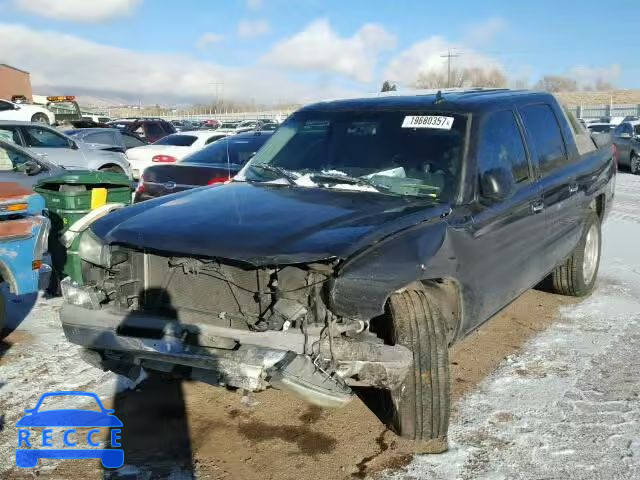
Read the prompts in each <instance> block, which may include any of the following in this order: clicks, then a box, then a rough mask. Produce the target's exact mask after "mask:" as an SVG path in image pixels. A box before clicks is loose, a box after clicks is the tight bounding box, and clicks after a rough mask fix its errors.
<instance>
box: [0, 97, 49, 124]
mask: <svg viewBox="0 0 640 480" xmlns="http://www.w3.org/2000/svg"><path fill="white" fill-rule="evenodd" d="M0 120H13V121H20V122H35V123H45V124H47V125H51V124H52V123H54V122H55V121H56V117H55V115H54V114H53V112H50V111H49V110H47V109H46V108H44V107H41V106H39V105H31V104H29V103H13V102H10V101H8V100H0Z"/></svg>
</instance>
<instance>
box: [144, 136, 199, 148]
mask: <svg viewBox="0 0 640 480" xmlns="http://www.w3.org/2000/svg"><path fill="white" fill-rule="evenodd" d="M197 139H198V137H194V136H193V135H168V136H166V137H164V138H161V139H160V140H158V141H157V142H155V143H154V145H173V146H175V147H190V146H191V145H193V142H195V141H196V140H197Z"/></svg>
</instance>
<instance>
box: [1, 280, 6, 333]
mask: <svg viewBox="0 0 640 480" xmlns="http://www.w3.org/2000/svg"><path fill="white" fill-rule="evenodd" d="M1 284H2V281H1V279H0V285H1ZM6 326H7V307H6V304H5V299H4V295H3V294H2V292H0V338H2V330H3V329H4V328H5V327H6Z"/></svg>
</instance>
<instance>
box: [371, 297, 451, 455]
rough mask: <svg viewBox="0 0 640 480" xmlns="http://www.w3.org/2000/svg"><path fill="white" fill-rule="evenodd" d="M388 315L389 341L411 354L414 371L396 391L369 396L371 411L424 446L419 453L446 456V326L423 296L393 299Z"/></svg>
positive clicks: (447, 370) (447, 368)
mask: <svg viewBox="0 0 640 480" xmlns="http://www.w3.org/2000/svg"><path fill="white" fill-rule="evenodd" d="M387 313H388V315H387V320H388V321H390V322H391V331H390V332H389V333H388V336H389V338H387V339H386V340H387V341H388V342H389V343H393V344H399V345H403V346H405V347H407V348H408V349H409V350H411V351H412V353H413V368H412V369H411V370H410V372H409V374H408V375H407V376H406V378H405V379H404V381H403V382H402V384H400V385H399V386H397V387H396V388H392V389H389V390H372V391H368V392H367V395H368V396H369V400H370V401H373V402H372V403H374V405H371V406H372V409H374V408H376V409H379V411H378V412H375V410H374V412H375V413H377V414H378V416H380V417H381V420H383V421H384V422H385V423H387V424H388V425H389V426H390V427H391V428H392V429H393V430H394V431H395V432H396V433H397V434H398V435H400V436H402V437H405V438H407V439H410V440H416V441H419V442H420V444H418V445H417V446H416V447H417V450H418V451H422V452H425V453H441V452H444V451H446V450H447V431H448V428H449V402H450V398H449V355H448V341H447V335H446V332H447V329H446V324H445V321H444V319H443V317H442V315H441V314H440V312H439V311H438V309H437V308H436V306H435V305H434V304H433V303H432V302H431V300H430V299H429V298H428V296H427V294H426V293H425V292H424V291H422V290H406V291H404V292H402V293H396V294H394V295H393V296H392V297H391V298H390V300H389V304H388V308H387ZM373 391H375V392H377V393H376V395H377V397H376V398H375V399H373V398H372V394H373V393H372V392H373ZM365 402H367V399H366V397H365Z"/></svg>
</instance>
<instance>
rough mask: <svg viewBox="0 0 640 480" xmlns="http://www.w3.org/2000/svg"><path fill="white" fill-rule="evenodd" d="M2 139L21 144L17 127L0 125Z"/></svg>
mask: <svg viewBox="0 0 640 480" xmlns="http://www.w3.org/2000/svg"><path fill="white" fill-rule="evenodd" d="M0 139H2V140H4V141H6V142H12V143H17V144H18V145H20V135H19V134H18V129H17V128H15V127H4V126H3V127H0Z"/></svg>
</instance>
